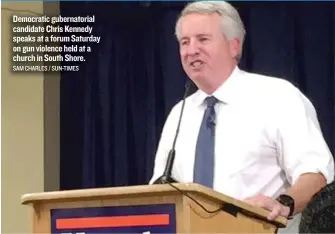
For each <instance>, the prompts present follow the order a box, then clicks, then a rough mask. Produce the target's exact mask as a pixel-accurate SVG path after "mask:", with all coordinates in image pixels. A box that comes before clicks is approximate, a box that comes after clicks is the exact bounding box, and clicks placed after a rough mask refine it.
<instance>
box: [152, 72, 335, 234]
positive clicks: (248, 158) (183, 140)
mask: <svg viewBox="0 0 335 234" xmlns="http://www.w3.org/2000/svg"><path fill="white" fill-rule="evenodd" d="M213 96H215V97H216V98H217V99H218V100H219V103H218V104H217V105H216V115H217V117H216V137H215V168H214V188H213V189H214V190H216V191H218V192H220V193H223V194H226V195H228V196H231V197H234V198H236V199H241V200H243V199H244V198H246V197H250V196H253V195H256V194H259V193H262V194H264V195H267V196H270V197H273V198H276V197H277V196H278V195H279V194H281V193H282V192H284V191H285V190H287V189H288V188H289V187H290V186H291V185H292V184H294V183H295V182H296V180H297V179H298V177H299V176H300V175H301V174H303V173H306V172H320V173H322V174H323V175H324V176H325V178H326V179H327V183H330V182H332V181H333V179H334V160H333V157H332V155H331V153H330V150H329V148H328V147H327V145H326V143H325V140H324V138H323V136H322V133H321V131H320V126H319V123H318V119H317V116H316V112H315V109H314V107H313V105H312V103H311V102H310V101H309V100H308V99H307V98H306V97H305V96H304V95H303V94H302V93H301V92H300V91H299V90H298V89H297V88H296V87H294V86H293V85H292V84H291V83H289V82H288V81H286V80H284V79H279V78H275V77H269V76H264V75H258V74H253V73H248V72H245V71H242V70H240V69H239V68H238V67H236V69H235V70H234V71H233V73H232V74H231V76H230V77H229V78H228V80H227V81H226V82H225V83H224V84H223V85H222V86H221V87H220V88H219V89H218V90H217V91H216V92H215V93H213ZM206 97H207V95H206V94H205V93H204V92H202V91H201V90H198V91H197V92H196V93H194V94H193V95H191V96H189V97H188V98H187V99H186V103H185V109H184V114H183V117H182V122H181V128H180V132H179V136H178V139H177V143H176V157H175V161H174V167H173V171H172V175H173V177H174V178H175V179H176V180H178V181H179V182H193V165H194V157H195V149H196V142H197V137H198V132H199V128H200V125H201V121H202V117H203V114H204V111H205V106H204V104H203V101H204V100H205V98H206ZM180 110H181V102H179V103H178V104H177V105H175V106H174V107H173V109H172V110H171V112H170V114H169V116H168V118H167V120H166V123H165V125H164V128H163V131H162V134H161V139H160V142H159V145H158V150H157V154H156V159H155V166H154V173H153V177H152V178H151V181H150V183H153V181H154V180H156V179H157V178H158V177H159V176H161V175H162V173H163V171H164V168H165V165H166V159H167V156H168V153H169V150H170V149H171V147H172V142H173V138H174V136H175V132H176V127H177V123H178V118H179V115H180ZM298 216H299V215H298ZM298 216H297V217H296V218H295V219H294V220H293V221H291V223H290V224H289V225H288V227H287V228H286V229H285V230H284V231H283V230H280V232H290V233H297V232H298V231H297V225H298V224H299V220H300V217H298ZM294 223H295V224H294ZM292 225H294V227H293V228H292V227H291V226H292Z"/></svg>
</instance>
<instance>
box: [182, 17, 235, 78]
mask: <svg viewBox="0 0 335 234" xmlns="http://www.w3.org/2000/svg"><path fill="white" fill-rule="evenodd" d="M179 29H180V30H179V35H180V37H179V38H180V39H179V45H180V56H181V61H182V65H183V68H184V70H185V72H186V74H187V75H188V76H189V77H190V79H191V80H193V81H194V82H195V83H203V82H204V83H209V82H210V81H211V80H213V79H219V77H220V76H223V74H224V72H225V71H227V69H229V66H232V64H233V63H234V62H235V59H234V58H235V57H236V55H237V53H238V50H239V48H238V41H236V40H233V41H228V40H227V39H226V38H225V36H224V34H223V31H222V28H221V19H220V17H219V15H217V14H195V13H194V14H189V15H186V16H183V17H182V19H181V21H180V28H179Z"/></svg>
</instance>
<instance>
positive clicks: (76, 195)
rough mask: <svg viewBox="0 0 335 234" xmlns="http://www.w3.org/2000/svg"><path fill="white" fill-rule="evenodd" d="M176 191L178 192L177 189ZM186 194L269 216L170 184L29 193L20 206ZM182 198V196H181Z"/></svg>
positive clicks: (194, 187) (190, 186)
mask: <svg viewBox="0 0 335 234" xmlns="http://www.w3.org/2000/svg"><path fill="white" fill-rule="evenodd" d="M175 187H176V188H178V190H177V189H176V188H175ZM181 192H182V193H187V194H188V195H191V196H192V194H198V195H202V196H206V197H207V198H208V199H212V200H214V201H216V202H218V203H222V204H225V203H226V204H227V203H229V204H231V205H234V206H236V207H239V208H241V209H242V210H243V211H246V212H248V213H250V214H253V215H256V216H258V217H260V218H263V219H266V217H267V215H268V214H269V212H268V211H266V210H264V209H262V208H259V207H254V206H251V205H249V204H247V203H245V202H243V201H241V200H238V199H234V198H232V197H229V196H226V195H224V194H222V193H219V192H216V191H214V190H212V189H210V188H207V187H205V186H202V185H199V184H195V183H178V184H177V183H176V184H173V186H172V185H169V184H160V185H138V186H124V187H109V188H93V189H80V190H65V191H53V192H41V193H28V194H24V195H23V196H22V197H21V204H24V205H27V204H31V203H37V202H57V201H64V200H66V201H69V200H78V199H92V198H95V199H99V198H100V199H101V198H113V197H117V196H125V195H127V196H136V197H137V196H139V195H142V196H145V195H157V194H162V195H163V194H165V195H166V194H181V195H182V193H181ZM183 195H184V194H183ZM273 222H274V223H275V224H276V225H280V226H286V224H287V219H286V218H285V217H278V218H277V219H276V220H274V221H273Z"/></svg>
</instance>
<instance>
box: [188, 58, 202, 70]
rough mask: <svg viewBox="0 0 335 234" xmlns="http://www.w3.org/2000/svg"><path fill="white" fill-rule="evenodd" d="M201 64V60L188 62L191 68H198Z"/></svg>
mask: <svg viewBox="0 0 335 234" xmlns="http://www.w3.org/2000/svg"><path fill="white" fill-rule="evenodd" d="M203 64H204V62H203V61H201V60H194V61H193V62H191V63H190V65H191V67H192V68H200V67H201V66H202V65H203Z"/></svg>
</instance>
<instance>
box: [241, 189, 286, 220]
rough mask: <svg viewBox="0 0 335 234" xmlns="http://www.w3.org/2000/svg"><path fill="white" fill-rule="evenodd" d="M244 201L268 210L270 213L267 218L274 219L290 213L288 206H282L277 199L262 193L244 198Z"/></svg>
mask: <svg viewBox="0 0 335 234" xmlns="http://www.w3.org/2000/svg"><path fill="white" fill-rule="evenodd" d="M244 201H245V202H247V203H249V204H250V205H252V206H258V207H261V208H264V209H266V210H268V211H270V214H269V215H268V217H267V218H268V220H274V219H276V218H277V217H278V216H284V217H286V218H287V217H288V215H289V213H290V208H289V207H287V206H284V205H282V204H281V203H279V202H278V201H277V200H274V199H272V198H271V197H268V196H265V195H262V194H259V195H256V196H253V197H249V198H246V199H245V200H244Z"/></svg>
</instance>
